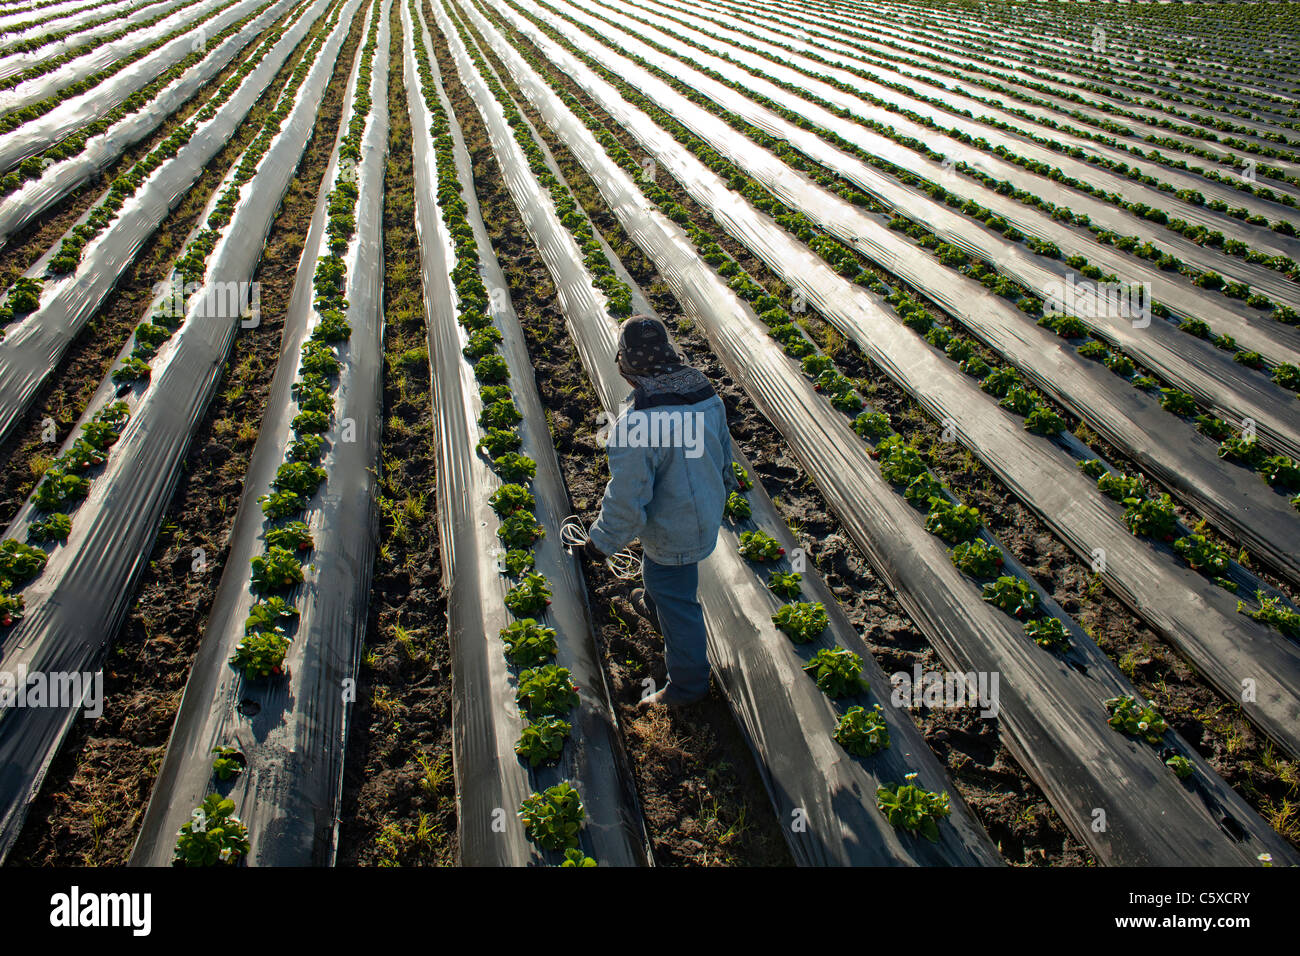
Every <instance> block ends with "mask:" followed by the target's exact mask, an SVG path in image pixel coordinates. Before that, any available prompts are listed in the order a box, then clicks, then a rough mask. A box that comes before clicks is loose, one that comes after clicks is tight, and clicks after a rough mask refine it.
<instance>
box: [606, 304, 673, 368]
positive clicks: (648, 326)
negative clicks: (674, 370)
mask: <svg viewBox="0 0 1300 956" xmlns="http://www.w3.org/2000/svg"><path fill="white" fill-rule="evenodd" d="M618 350H619V352H620V353H621V354H622V363H621V364H622V365H623V366H624V367H625V368H626V369H627V370H628V371H631V372H633V373H640V374H647V373H653V372H657V371H660V370H662V369H665V368H669V367H671V366H674V365H681V364H682V358H681V356H680V355H678V354H677V350H676V349H674V348H673V347H672V345H671V344H670V343H669V341H668V328H667V326H665V325H664V324H663V322H661V321H660V320H659V319H656V318H655V317H654V316H651V315H644V314H642V315H634V316H632V317H631V318H630V319H627V320H626V321H624V322H623V324H622V325H621V326H619V330H618Z"/></svg>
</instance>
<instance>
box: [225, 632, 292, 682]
mask: <svg viewBox="0 0 1300 956" xmlns="http://www.w3.org/2000/svg"><path fill="white" fill-rule="evenodd" d="M288 652H289V639H288V638H287V637H285V636H284V635H283V634H279V633H277V632H275V631H253V632H252V633H249V634H245V635H244V638H243V640H241V641H240V642H239V643H238V644H236V645H235V653H234V656H232V657H231V658H230V663H231V664H233V665H234V666H235V667H236V668H237V669H238V670H241V671H243V672H244V676H245V677H247V678H249V679H250V680H260V679H262V678H266V677H272V676H275V677H279V676H280V675H281V674H282V673H284V670H283V668H284V656H285V654H287V653H288Z"/></svg>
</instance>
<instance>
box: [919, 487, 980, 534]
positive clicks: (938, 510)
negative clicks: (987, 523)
mask: <svg viewBox="0 0 1300 956" xmlns="http://www.w3.org/2000/svg"><path fill="white" fill-rule="evenodd" d="M982 523H983V522H982V521H981V520H980V513H979V511H978V510H977V509H975V508H972V507H971V506H970V505H961V504H959V505H954V504H952V503H951V502H949V501H947V500H946V499H943V498H932V499H931V501H930V513H929V514H928V515H926V518H925V530H926V531H928V532H930V533H931V534H934V535H938V536H939V537H940V538H942V539H943V540H944V541H947V542H948V543H949V544H957V543H958V542H959V541H969V540H970V539H971V538H973V537H975V535H976V534H977V533H978V532H979V529H980V525H981V524H982Z"/></svg>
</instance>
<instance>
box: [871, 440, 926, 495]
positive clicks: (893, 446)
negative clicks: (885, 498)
mask: <svg viewBox="0 0 1300 956" xmlns="http://www.w3.org/2000/svg"><path fill="white" fill-rule="evenodd" d="M895 439H897V441H895ZM875 453H876V456H878V457H879V459H880V474H881V476H883V477H884V479H885V480H886V481H888V482H889V483H890V484H893V485H903V486H904V487H906V486H907V485H909V484H911V483H912V480H913V479H914V478H916V477H918V476H920V475H924V474H925V473H926V472H927V471H928V470H929V469H928V468H926V466H925V461H924V460H922V458H921V453H920V452H919V451H917V450H916V449H915V448H914V447H912V446H911V445H908V444H906V443H904V442H903V440H902V438H901V437H900V436H898V435H890V436H889V437H888V438H884V439H882V440H881V441H880V442H879V444H877V445H876V447H875Z"/></svg>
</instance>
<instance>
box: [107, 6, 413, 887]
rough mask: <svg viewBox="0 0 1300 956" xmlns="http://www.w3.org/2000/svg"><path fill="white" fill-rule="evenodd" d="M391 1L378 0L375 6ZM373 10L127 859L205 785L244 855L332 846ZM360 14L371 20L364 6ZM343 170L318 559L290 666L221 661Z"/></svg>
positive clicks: (371, 279)
mask: <svg viewBox="0 0 1300 956" xmlns="http://www.w3.org/2000/svg"><path fill="white" fill-rule="evenodd" d="M391 2H393V0H384V6H385V7H386V6H387V5H388V4H389V3H391ZM370 16H372V17H373V16H380V17H381V18H382V19H381V20H380V24H379V28H378V30H379V32H378V35H377V41H376V49H377V50H378V51H379V53H380V54H381V55H377V56H376V57H375V59H374V66H373V72H372V79H371V95H372V97H373V101H372V103H371V107H370V110H371V112H370V118H369V122H368V123H367V126H366V131H365V134H364V137H363V139H362V147H361V157H362V158H361V161H360V162H359V163H357V164H355V166H354V167H348V166H346V165H344V166H342V167H341V166H340V160H339V153H338V151H337V146H336V150H335V153H334V156H333V157H332V158H331V160H330V163H329V166H328V168H327V170H326V173H325V177H324V180H323V181H322V185H321V189H320V198H319V199H318V200H317V203H316V210H315V213H314V215H313V218H312V222H311V226H310V228H309V230H308V233H307V237H306V240H305V241H304V244H303V254H302V258H301V260H300V262H299V266H298V273H297V277H296V279H295V282H294V289H293V295H292V297H291V298H290V301H289V307H288V311H287V313H286V315H285V323H284V331H283V333H282V339H281V359H280V361H279V363H278V365H277V367H276V372H275V377H274V379H273V381H272V383H271V390H270V392H269V394H268V396H267V402H266V408H267V412H266V415H265V417H264V418H263V419H262V426H261V431H260V433H259V435H258V439H257V444H256V445H255V447H254V449H253V453H252V457H251V459H250V462H249V467H248V471H247V472H246V474H245V478H244V494H243V496H242V498H241V501H240V505H239V512H238V514H237V515H236V518H235V524H234V527H233V529H232V531H231V536H230V550H229V553H228V555H227V557H226V560H225V572H224V573H223V575H222V578H221V584H220V586H219V587H218V589H217V592H216V596H215V598H214V600H213V606H212V611H211V613H210V614H209V616H208V623H207V626H206V628H205V629H204V634H203V642H202V644H201V645H200V648H199V653H198V655H197V657H196V658H195V663H194V666H193V668H192V669H191V672H190V678H189V682H188V683H187V684H186V688H185V696H184V698H183V699H182V702H181V708H180V712H179V713H178V714H177V716H176V722H175V725H174V726H173V728H172V735H171V739H170V741H169V742H168V746H167V753H166V757H165V758H164V760H163V763H162V767H161V769H160V770H159V773H158V779H157V781H156V783H155V785H154V792H153V796H152V799H151V800H150V802H149V808H148V810H147V812H146V813H145V817H144V821H143V823H142V825H141V830H140V835H139V837H138V839H137V841H136V846H135V849H134V851H133V853H132V856H131V862H132V864H134V865H145V866H165V865H167V864H168V863H169V862H170V860H171V857H172V853H173V848H174V846H175V842H176V833H177V831H178V830H179V829H180V827H181V825H182V824H183V823H185V822H186V821H187V820H188V819H189V818H190V813H191V811H192V810H193V809H194V808H195V807H197V806H199V805H200V804H201V803H202V802H203V799H204V797H205V796H206V795H207V794H208V793H210V792H213V791H214V790H215V791H220V792H221V793H222V794H223V795H224V796H226V797H228V798H230V799H232V800H234V801H235V807H236V810H235V813H236V815H237V816H238V817H239V819H240V820H241V821H242V822H243V823H244V824H245V825H246V826H247V827H248V832H249V843H250V844H251V850H250V851H249V853H248V856H247V861H248V864H249V865H252V866H328V865H331V864H332V863H333V861H334V853H335V849H336V833H337V826H338V799H339V794H340V792H341V790H342V786H343V758H344V753H345V749H346V743H347V730H348V721H349V716H350V713H351V701H352V700H354V699H355V696H356V695H355V688H356V677H357V669H358V660H359V656H360V648H361V644H362V641H363V640H364V637H365V628H366V613H367V608H368V606H369V599H370V581H371V572H372V568H373V563H374V551H375V544H376V539H377V525H376V522H377V511H376V504H375V495H376V489H375V469H376V465H377V461H378V451H379V429H380V424H381V421H382V417H381V416H380V414H379V409H380V403H381V386H382V382H381V378H382V370H383V361H382V351H383V325H384V320H383V309H382V298H383V272H382V270H383V235H382V220H383V181H384V166H385V162H386V159H387V152H388V150H387V143H388V57H387V55H385V54H386V53H387V50H388V29H389V20H388V15H387V11H386V10H385V11H383V12H382V13H381V12H380V11H379V10H378V4H377V3H376V4H374V5H372V6H371V8H370ZM349 19H350V18H349V17H348V16H347V15H346V14H345V16H344V17H343V18H342V20H341V23H342V25H341V27H340V36H346V35H347V21H348V20H349ZM365 29H366V31H367V32H368V29H369V22H367V23H366V26H365ZM365 35H366V34H363V36H365ZM363 47H364V44H362V45H359V46H358V48H357V53H356V57H355V59H354V63H353V67H352V74H351V82H350V83H349V88H348V92H347V94H346V96H345V98H344V102H343V110H342V114H341V115H342V116H343V121H342V122H341V123H340V128H339V132H338V136H337V140H339V141H341V140H342V139H343V137H344V136H346V135H347V132H348V123H347V118H348V117H350V116H351V115H352V106H353V103H354V101H355V98H356V95H357V82H358V76H359V70H360V61H361V54H362V50H363ZM322 58H326V59H331V60H332V59H333V55H332V53H330V54H325V53H323V54H322ZM341 170H343V171H346V173H347V175H349V177H350V178H352V180H353V181H354V183H355V185H356V186H357V188H358V193H359V195H358V199H357V206H356V235H355V237H354V240H353V241H352V243H351V244H350V248H349V250H348V252H347V254H346V255H345V256H344V260H345V262H346V263H347V273H346V275H347V301H348V309H347V321H348V324H349V325H350V326H351V327H352V333H351V336H350V338H349V339H348V341H347V343H346V344H345V345H343V346H341V349H340V361H341V363H342V368H341V369H340V371H339V381H338V386H337V388H338V400H337V407H336V412H335V416H334V424H333V427H332V429H331V432H330V433H329V434H328V436H327V438H328V446H327V447H328V450H327V451H326V452H325V455H324V457H323V459H322V461H321V462H320V464H321V466H322V467H323V468H324V469H325V470H326V472H327V474H328V477H327V478H326V480H325V483H324V484H323V485H321V488H320V490H319V491H318V492H317V493H316V495H315V497H314V498H313V501H314V502H315V504H314V505H313V506H311V508H310V510H309V511H308V512H307V514H306V515H305V519H306V522H307V524H308V527H309V528H310V533H311V535H312V538H313V546H312V548H311V551H310V556H309V557H308V558H307V561H308V562H309V563H310V565H311V569H310V570H309V571H306V573H305V577H306V581H305V583H304V584H302V585H300V586H298V587H295V588H294V589H293V590H292V592H291V593H290V597H289V598H288V601H289V603H290V604H292V605H296V607H297V608H298V616H297V622H296V624H294V625H292V626H291V629H290V630H289V633H290V635H291V636H292V641H291V643H290V645H289V651H288V654H287V655H286V657H285V660H284V670H285V676H284V677H281V678H276V679H274V680H265V679H264V680H250V679H249V678H247V677H244V676H242V675H241V674H240V672H239V671H238V670H236V669H235V668H233V667H232V666H231V665H230V663H229V661H230V658H231V656H232V654H233V653H234V649H235V645H237V644H238V643H239V642H240V641H241V640H242V639H243V638H244V636H245V633H244V632H245V621H246V619H247V618H248V617H249V613H250V610H251V608H252V605H253V604H254V603H255V602H256V601H257V595H256V594H255V593H254V591H253V589H252V588H251V587H250V584H249V566H250V561H251V560H252V558H254V557H256V556H257V555H259V554H261V553H262V552H263V550H264V548H265V544H264V540H263V538H264V532H265V530H266V523H265V516H264V515H263V513H262V509H261V507H260V505H259V503H258V499H259V498H260V497H261V496H262V495H264V494H267V493H269V492H270V491H271V482H272V479H273V478H274V477H275V474H276V470H277V468H278V467H279V466H280V465H281V464H282V463H283V462H284V460H285V448H286V446H287V445H288V444H289V442H290V441H291V439H292V433H291V421H292V419H293V417H294V415H295V414H296V412H297V411H298V408H297V405H296V404H295V402H294V399H293V384H294V382H295V379H296V378H297V377H298V356H299V353H300V351H301V349H302V346H303V344H304V343H305V342H306V341H307V339H308V336H309V334H310V333H311V331H312V328H311V321H310V320H311V318H312V316H313V299H314V297H315V290H314V288H313V284H312V279H313V276H314V274H315V271H316V263H317V261H318V259H319V258H320V257H321V256H322V255H324V254H326V253H327V252H328V249H327V247H326V243H327V241H328V239H327V236H326V233H325V224H326V212H327V201H328V199H329V195H330V186H331V184H332V183H334V182H337V181H338V177H339V176H340V175H343V172H341ZM258 198H259V199H260V198H261V197H260V196H259V197H258ZM349 423H350V424H349ZM345 429H347V431H346V432H345ZM218 747H233V748H234V749H236V750H238V751H239V752H240V754H242V756H243V759H244V761H245V766H244V769H243V771H241V772H240V774H239V775H238V776H237V777H236V778H235V779H234V780H233V781H231V782H230V783H229V784H222V783H220V782H219V781H217V780H216V779H215V778H214V775H213V770H212V764H213V751H214V749H215V748H218Z"/></svg>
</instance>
